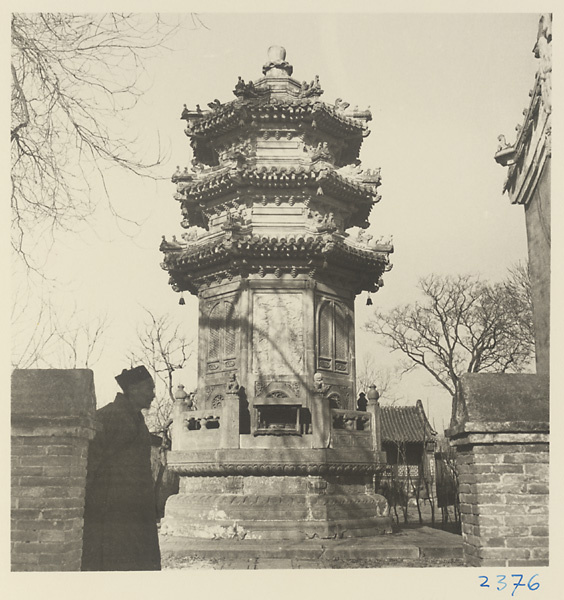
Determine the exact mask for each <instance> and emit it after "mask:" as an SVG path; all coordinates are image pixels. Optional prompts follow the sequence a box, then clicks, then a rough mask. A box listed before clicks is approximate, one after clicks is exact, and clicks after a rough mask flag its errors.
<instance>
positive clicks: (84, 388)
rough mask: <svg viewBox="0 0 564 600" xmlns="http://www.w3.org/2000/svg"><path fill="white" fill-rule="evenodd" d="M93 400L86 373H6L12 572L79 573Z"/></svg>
mask: <svg viewBox="0 0 564 600" xmlns="http://www.w3.org/2000/svg"><path fill="white" fill-rule="evenodd" d="M95 409H96V400H95V396H94V381H93V376H92V371H90V370H87V369H77V370H55V369H45V370H40V369H30V370H16V371H14V373H13V375H12V511H11V529H12V535H11V550H12V570H13V571H79V570H80V562H81V556H82V527H83V514H84V490H85V485H86V459H87V452H88V443H89V440H90V439H91V438H92V437H93V436H94V431H95V430H94V420H93V419H94V412H95Z"/></svg>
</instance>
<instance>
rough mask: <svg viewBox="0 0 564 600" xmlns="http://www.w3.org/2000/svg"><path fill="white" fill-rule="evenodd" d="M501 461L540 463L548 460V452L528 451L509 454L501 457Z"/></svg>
mask: <svg viewBox="0 0 564 600" xmlns="http://www.w3.org/2000/svg"><path fill="white" fill-rule="evenodd" d="M503 462H504V463H509V464H516V463H519V464H533V463H534V464H537V463H540V464H542V463H547V462H548V454H547V453H546V452H539V453H536V454H532V453H529V452H528V453H526V454H509V455H506V456H504V457H503Z"/></svg>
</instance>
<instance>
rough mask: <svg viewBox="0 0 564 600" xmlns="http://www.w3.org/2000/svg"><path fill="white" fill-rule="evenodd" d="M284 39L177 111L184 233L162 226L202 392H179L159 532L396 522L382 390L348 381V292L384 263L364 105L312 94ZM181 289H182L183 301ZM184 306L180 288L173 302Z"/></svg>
mask: <svg viewBox="0 0 564 600" xmlns="http://www.w3.org/2000/svg"><path fill="white" fill-rule="evenodd" d="M292 70H293V68H292V66H291V65H290V64H289V63H288V62H287V61H286V52H285V50H284V49H283V48H281V47H278V46H274V47H271V48H270V49H269V51H268V61H267V63H266V64H265V65H264V66H263V69H262V72H263V77H261V78H260V79H258V80H256V81H255V82H254V83H253V82H248V83H245V81H244V80H243V79H242V78H241V77H239V80H238V82H237V83H236V84H235V89H234V90H233V93H234V95H235V99H234V100H232V101H229V102H225V103H224V102H220V101H219V100H214V101H213V102H210V103H209V104H208V105H207V107H208V108H207V109H201V108H200V106H199V105H198V106H196V108H195V109H194V110H190V109H188V108H187V107H186V106H185V108H184V111H183V113H182V117H181V118H182V119H184V120H185V121H186V124H187V127H186V134H187V136H188V137H189V138H190V140H191V146H192V150H193V160H192V166H191V168H190V169H188V168H186V169H184V170H183V171H182V170H180V169H177V171H176V173H175V174H174V176H173V182H174V183H175V184H176V189H177V191H176V195H175V198H176V199H177V200H178V202H179V203H180V208H181V211H182V217H183V219H182V226H183V227H184V228H185V229H186V232H185V233H184V234H183V235H182V236H181V238H182V239H181V240H177V239H176V238H173V239H172V241H167V240H166V239H164V238H163V242H162V244H161V251H162V252H163V253H164V261H163V265H162V266H163V268H164V269H165V270H166V271H168V273H169V275H170V284H171V285H172V288H173V289H174V290H175V291H176V292H181V293H182V292H189V293H190V294H194V295H197V296H198V299H199V344H198V388H197V394H196V396H195V398H193V397H191V396H190V397H188V396H187V395H186V394H185V393H183V392H182V391H180V393H179V394H177V400H176V403H175V406H174V412H173V419H174V420H173V425H172V431H171V436H172V451H171V452H170V454H169V458H168V464H169V466H170V468H172V469H173V470H174V471H176V472H177V473H179V474H180V476H181V483H180V492H179V494H177V495H175V496H172V497H170V498H169V500H168V503H167V505H166V513H165V519H164V521H163V524H162V531H163V533H165V534H168V535H174V536H189V537H205V538H217V537H235V538H240V539H242V538H246V539H260V538H262V539H306V538H312V537H320V538H323V537H343V536H344V537H349V536H369V535H376V534H380V533H385V532H389V531H390V520H389V517H388V516H387V504H386V501H385V499H384V498H383V497H382V496H379V495H376V494H374V487H373V475H374V473H375V472H377V471H378V470H380V469H381V468H382V466H383V464H384V462H385V455H384V454H383V453H382V451H381V439H380V428H379V422H380V420H379V406H378V402H377V393H375V389H373V390H372V394H368V396H369V401H368V406H367V407H366V401H364V402H361V403H359V405H358V407H359V408H361V409H364V410H357V399H356V391H355V334H354V300H355V297H356V296H357V295H358V294H360V293H361V292H362V291H367V292H375V291H377V290H378V288H379V287H380V286H382V285H383V284H382V279H381V277H382V274H383V273H384V271H387V270H389V268H390V263H389V254H390V253H391V252H392V251H393V249H392V246H391V245H390V244H388V243H381V242H379V241H375V240H373V239H372V236H369V235H366V234H365V231H364V230H365V229H366V228H367V227H368V225H369V223H368V217H369V215H370V211H371V209H372V206H373V205H374V204H375V203H376V202H377V201H378V200H379V196H378V195H377V188H378V186H379V185H380V172H379V170H370V169H364V170H363V169H362V168H361V167H360V161H359V160H358V156H359V151H360V147H361V144H362V140H363V138H364V137H366V136H367V135H368V133H369V130H368V128H367V122H368V121H370V119H371V114H370V111H369V110H359V109H358V108H357V107H355V108H352V107H351V106H349V104H347V103H346V102H343V101H342V100H341V99H338V100H337V101H336V102H335V103H333V104H327V103H325V102H323V101H321V100H320V96H321V95H322V93H323V90H322V89H321V87H320V82H319V78H318V77H317V76H316V77H315V79H314V80H313V81H311V82H310V83H307V82H305V81H304V82H300V81H298V80H296V79H293V78H292V77H291V75H292ZM181 298H182V297H181ZM180 302H181V303H183V299H181V300H180Z"/></svg>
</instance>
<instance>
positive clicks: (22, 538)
mask: <svg viewBox="0 0 564 600" xmlns="http://www.w3.org/2000/svg"><path fill="white" fill-rule="evenodd" d="M10 539H11V540H12V542H37V541H38V540H39V531H31V530H29V529H28V530H24V531H12V533H11V536H10Z"/></svg>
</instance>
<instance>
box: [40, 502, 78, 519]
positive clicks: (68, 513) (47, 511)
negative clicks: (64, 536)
mask: <svg viewBox="0 0 564 600" xmlns="http://www.w3.org/2000/svg"><path fill="white" fill-rule="evenodd" d="M41 512H42V515H43V518H44V519H49V520H51V521H64V520H66V521H68V520H72V519H75V518H77V517H82V516H83V514H84V508H83V507H82V506H75V507H72V508H44V509H43V510H42V511H41Z"/></svg>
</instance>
